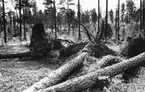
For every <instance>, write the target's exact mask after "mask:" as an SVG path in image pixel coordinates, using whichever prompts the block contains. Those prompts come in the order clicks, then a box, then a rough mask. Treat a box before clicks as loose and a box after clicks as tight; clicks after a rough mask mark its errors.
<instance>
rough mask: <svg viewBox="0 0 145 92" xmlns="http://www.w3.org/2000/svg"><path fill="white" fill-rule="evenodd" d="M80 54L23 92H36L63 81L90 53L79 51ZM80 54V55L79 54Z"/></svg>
mask: <svg viewBox="0 0 145 92" xmlns="http://www.w3.org/2000/svg"><path fill="white" fill-rule="evenodd" d="M77 54H78V56H77V57H76V58H74V59H73V60H71V61H69V62H67V63H66V64H65V65H63V66H62V67H60V68H58V69H57V70H55V71H54V72H52V73H50V74H49V75H48V76H47V77H45V78H43V79H42V80H40V81H39V82H37V83H35V84H34V85H32V86H31V87H30V88H28V89H26V90H25V91H23V92H36V91H38V90H40V89H43V88H46V87H50V86H52V85H54V84H57V83H59V82H61V81H62V80H63V79H64V78H65V77H66V76H68V75H69V74H70V73H71V72H72V71H73V70H74V69H76V68H77V67H79V65H81V64H82V62H83V61H84V59H85V57H86V56H88V55H89V53H88V52H82V53H81V52H80V53H77ZM79 54H80V55H79Z"/></svg>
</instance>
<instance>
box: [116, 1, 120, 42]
mask: <svg viewBox="0 0 145 92" xmlns="http://www.w3.org/2000/svg"><path fill="white" fill-rule="evenodd" d="M119 20H120V0H118V32H117V33H118V36H117V40H118V42H119V40H120V39H119V36H120V35H119V30H120V26H119V24H120V22H119Z"/></svg>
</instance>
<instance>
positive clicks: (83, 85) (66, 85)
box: [37, 52, 145, 92]
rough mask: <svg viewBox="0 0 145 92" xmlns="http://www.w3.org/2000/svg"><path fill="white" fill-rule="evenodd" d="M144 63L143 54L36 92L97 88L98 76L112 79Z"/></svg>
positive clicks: (76, 90) (76, 91) (79, 91)
mask: <svg viewBox="0 0 145 92" xmlns="http://www.w3.org/2000/svg"><path fill="white" fill-rule="evenodd" d="M144 61H145V52H144V53H142V54H140V55H138V56H135V57H133V58H130V59H128V60H125V61H123V62H120V63H117V64H114V65H112V66H108V67H105V68H102V69H100V70H96V71H94V72H91V73H88V74H86V75H84V76H81V77H76V78H73V79H70V80H67V81H65V82H63V83H60V84H58V85H54V86H51V87H48V88H46V89H43V90H39V91H37V92H81V91H83V90H85V89H88V88H89V87H91V86H93V85H95V87H98V86H99V84H98V85H97V82H98V77H99V76H110V77H113V76H115V75H118V74H120V73H122V72H124V71H125V70H127V69H129V68H132V67H134V66H136V65H138V64H141V63H143V62H144Z"/></svg>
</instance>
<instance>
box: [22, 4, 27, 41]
mask: <svg viewBox="0 0 145 92" xmlns="http://www.w3.org/2000/svg"><path fill="white" fill-rule="evenodd" d="M25 11H26V7H24V8H23V16H24V17H23V20H24V40H27V38H26V24H25V23H26V19H25V17H26V16H25Z"/></svg>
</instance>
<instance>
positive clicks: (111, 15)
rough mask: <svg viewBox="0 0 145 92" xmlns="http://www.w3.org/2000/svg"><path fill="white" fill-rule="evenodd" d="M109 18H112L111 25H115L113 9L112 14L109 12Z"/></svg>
mask: <svg viewBox="0 0 145 92" xmlns="http://www.w3.org/2000/svg"><path fill="white" fill-rule="evenodd" d="M109 17H110V21H111V23H112V24H113V23H114V12H113V10H112V9H111V10H110V12H109Z"/></svg>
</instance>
